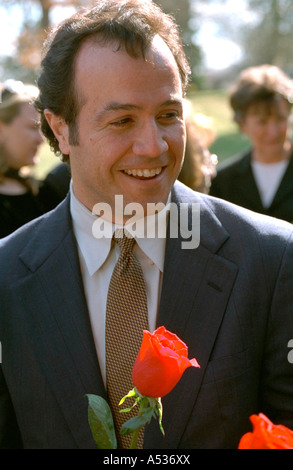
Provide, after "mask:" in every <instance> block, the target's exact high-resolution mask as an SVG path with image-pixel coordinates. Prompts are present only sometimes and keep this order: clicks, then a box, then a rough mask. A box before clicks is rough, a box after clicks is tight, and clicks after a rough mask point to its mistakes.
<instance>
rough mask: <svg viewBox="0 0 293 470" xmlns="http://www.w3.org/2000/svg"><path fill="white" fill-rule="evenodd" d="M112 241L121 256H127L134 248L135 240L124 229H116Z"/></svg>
mask: <svg viewBox="0 0 293 470" xmlns="http://www.w3.org/2000/svg"><path fill="white" fill-rule="evenodd" d="M113 238H114V241H115V242H116V243H117V245H118V246H119V248H120V250H121V254H122V255H127V254H129V253H130V252H131V251H132V249H133V246H134V243H135V238H133V236H132V235H131V234H130V233H129V232H128V231H127V230H125V229H122V228H121V229H116V230H115V232H114V235H113Z"/></svg>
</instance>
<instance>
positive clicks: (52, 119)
mask: <svg viewBox="0 0 293 470" xmlns="http://www.w3.org/2000/svg"><path fill="white" fill-rule="evenodd" d="M44 115H45V117H46V119H47V122H48V124H49V126H50V127H51V129H52V131H53V133H54V135H55V137H56V139H57V140H58V143H59V148H60V150H61V152H62V153H63V154H64V155H70V145H69V128H68V125H67V124H66V122H65V121H64V119H63V117H61V116H57V115H56V114H54V113H53V112H52V111H50V110H49V109H45V110H44Z"/></svg>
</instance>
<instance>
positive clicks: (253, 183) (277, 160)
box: [210, 65, 293, 222]
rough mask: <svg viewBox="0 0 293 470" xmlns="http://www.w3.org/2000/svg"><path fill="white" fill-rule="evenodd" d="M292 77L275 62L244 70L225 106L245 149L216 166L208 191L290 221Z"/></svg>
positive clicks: (292, 193)
mask: <svg viewBox="0 0 293 470" xmlns="http://www.w3.org/2000/svg"><path fill="white" fill-rule="evenodd" d="M292 101H293V83H292V80H291V79H290V78H289V77H288V76H287V75H286V74H284V72H283V71H282V70H280V69H279V68H278V67H276V66H272V65H261V66H258V67H250V68H248V69H245V70H244V71H243V72H242V73H241V74H240V76H239V78H238V80H237V81H236V83H235V85H234V87H233V88H232V90H231V93H230V105H231V108H232V109H233V112H234V119H235V121H236V122H237V124H238V125H239V128H240V130H241V132H243V133H244V134H246V135H247V137H248V138H249V140H250V142H251V149H250V150H249V151H247V152H245V153H244V154H242V155H240V156H239V155H238V156H236V157H232V158H229V159H227V160H226V161H224V162H223V163H221V164H220V165H219V166H218V168H217V176H216V177H215V178H214V180H213V182H212V185H211V190H210V194H211V195H212V196H216V197H220V198H223V199H226V200H228V201H230V202H233V203H235V204H238V205H240V206H243V207H246V208H248V209H251V210H253V211H256V212H259V213H263V214H267V215H270V216H273V217H277V218H280V219H283V220H286V221H288V222H293V151H292V142H291V131H290V123H291V108H292Z"/></svg>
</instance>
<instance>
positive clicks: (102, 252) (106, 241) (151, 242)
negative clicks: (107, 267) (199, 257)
mask: <svg viewBox="0 0 293 470" xmlns="http://www.w3.org/2000/svg"><path fill="white" fill-rule="evenodd" d="M70 211H71V216H72V223H73V230H74V233H75V237H76V240H77V243H78V247H79V249H80V251H81V253H82V255H83V258H84V260H85V263H86V266H87V269H88V272H89V274H90V275H91V276H92V275H93V274H94V273H95V272H96V271H97V270H98V269H100V268H101V266H102V265H103V264H104V262H105V261H106V259H107V258H108V255H109V253H110V250H111V246H112V236H107V237H101V238H97V237H95V236H94V235H93V225H94V223H95V221H97V219H98V216H96V215H95V214H93V213H92V212H91V211H90V210H89V209H87V208H86V207H85V206H84V205H83V204H82V203H81V202H80V201H79V199H77V197H76V196H75V194H74V190H73V187H72V184H71V186H70ZM165 216H166V214H165V211H164V210H163V211H161V212H160V213H159V214H157V215H156V216H155V217H152V216H151V217H145V218H144V219H143V220H144V223H143V222H142V221H141V223H142V226H143V228H144V232H145V231H146V228H148V230H149V231H150V232H151V234H153V233H154V230H153V229H154V223H156V220H157V219H158V218H159V220H162V219H163V218H164V217H165ZM103 223H104V230H105V233H107V234H111V235H112V234H113V233H114V230H115V228H117V226H115V225H114V224H112V223H110V222H108V221H106V220H104V221H103ZM162 227H164V224H163V222H162ZM138 233H142V232H139V230H138ZM145 233H146V232H145ZM162 235H163V234H161V236H159V237H157V236H156V237H155V236H151V237H148V236H137V237H135V238H136V241H137V244H138V246H139V248H140V249H141V250H142V251H143V252H144V253H145V255H146V256H147V257H148V258H149V259H150V260H151V261H152V262H153V263H154V264H155V265H156V266H157V267H158V269H159V270H160V271H161V272H163V267H164V259H165V244H166V236H165V235H164V236H162Z"/></svg>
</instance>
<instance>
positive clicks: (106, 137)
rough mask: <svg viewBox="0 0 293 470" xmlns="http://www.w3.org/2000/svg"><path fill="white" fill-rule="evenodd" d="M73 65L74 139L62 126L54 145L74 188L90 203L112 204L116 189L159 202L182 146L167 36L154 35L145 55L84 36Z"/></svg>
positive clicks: (179, 102)
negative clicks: (77, 103) (76, 106)
mask: <svg viewBox="0 0 293 470" xmlns="http://www.w3.org/2000/svg"><path fill="white" fill-rule="evenodd" d="M75 73H76V75H75V89H76V93H78V94H79V96H80V97H81V100H82V103H83V104H82V106H81V109H80V112H79V115H78V118H77V132H78V145H71V144H70V143H69V140H70V139H69V138H68V137H67V135H68V134H69V132H68V128H66V126H65V128H64V139H63V143H61V145H60V147H61V151H62V152H63V153H65V154H66V153H67V154H69V155H70V164H71V172H72V181H73V189H74V193H75V195H76V196H77V197H78V198H79V199H80V201H81V202H82V203H83V204H84V205H86V206H87V207H88V208H89V209H90V210H91V209H92V208H93V206H94V205H95V204H96V203H100V202H103V203H107V204H109V205H111V207H112V208H114V197H115V195H122V196H123V201H124V204H128V203H130V202H137V203H140V204H142V205H143V207H144V209H145V208H146V204H147V203H150V202H152V203H158V202H163V203H166V201H167V198H168V195H169V192H170V190H171V187H172V185H173V183H174V181H175V179H176V177H177V175H178V173H179V171H180V168H181V164H182V160H183V155H184V147H185V125H184V119H183V96H182V95H183V94H182V84H181V80H180V75H179V71H178V68H177V65H176V62H175V60H174V58H173V56H172V54H171V52H170V50H169V49H168V47H167V46H166V44H165V43H164V42H163V41H162V40H161V39H160V38H155V40H154V41H153V43H152V46H151V48H150V49H149V51H148V54H147V60H146V61H145V60H143V59H142V58H136V59H135V58H132V57H130V56H129V55H128V54H127V53H126V52H125V51H124V50H123V49H121V50H119V51H117V52H116V51H115V45H106V46H101V45H99V44H95V43H93V42H86V43H85V44H84V45H83V46H82V48H81V50H80V52H79V54H78V56H77V61H76V66H75ZM59 143H60V141H59Z"/></svg>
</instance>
